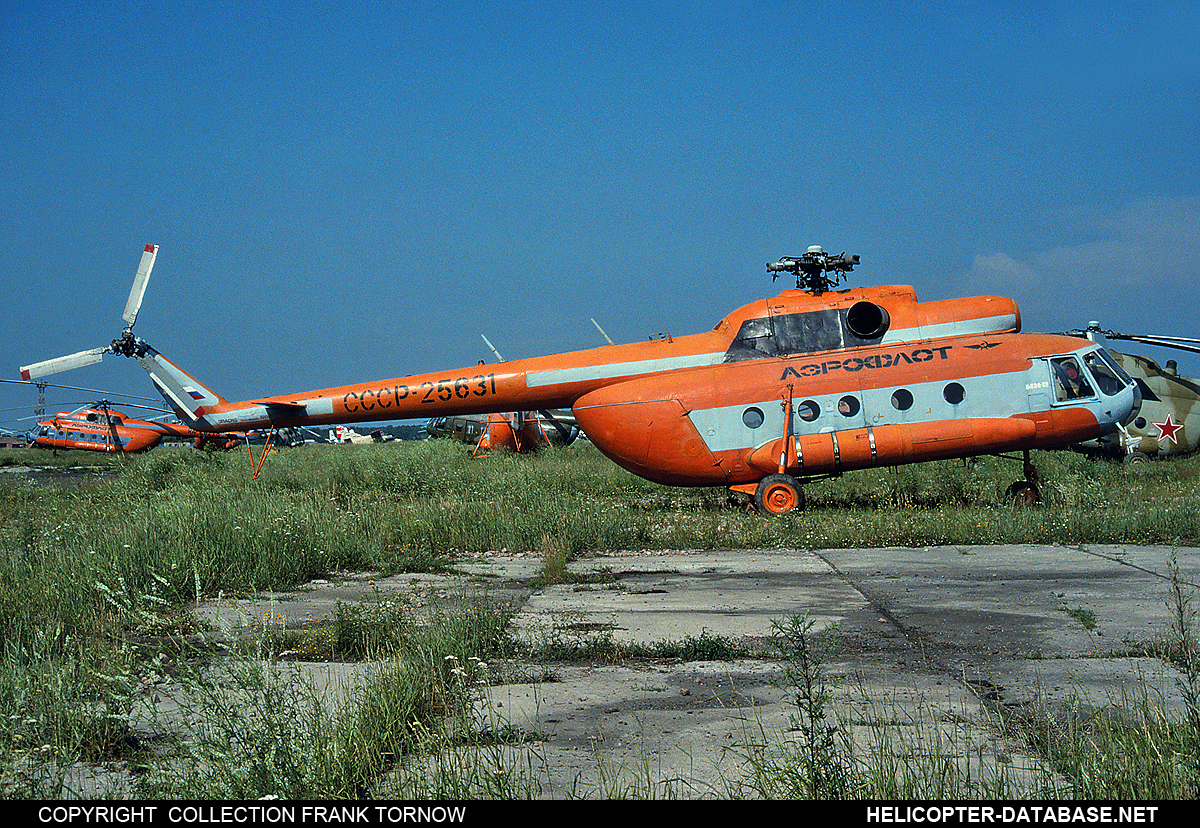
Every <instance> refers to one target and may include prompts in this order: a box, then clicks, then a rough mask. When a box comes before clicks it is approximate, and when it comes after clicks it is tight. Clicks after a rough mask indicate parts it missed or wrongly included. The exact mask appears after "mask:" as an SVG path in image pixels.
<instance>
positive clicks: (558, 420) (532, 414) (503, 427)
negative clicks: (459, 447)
mask: <svg viewBox="0 0 1200 828" xmlns="http://www.w3.org/2000/svg"><path fill="white" fill-rule="evenodd" d="M425 432H426V433H427V434H428V435H429V436H430V437H446V438H450V439H453V440H460V441H462V442H464V443H467V444H468V445H472V446H475V451H474V452H472V455H471V456H472V457H482V456H485V455H487V454H488V453H490V452H491V451H493V450H495V449H505V450H507V451H512V452H516V453H518V454H521V453H525V452H531V451H537V450H538V449H540V448H543V447H545V446H568V445H570V444H571V443H573V442H575V440H576V438H578V437H579V436H580V433H581V432H580V429H579V424H578V423H577V422H575V415H574V414H572V413H571V412H570V411H561V410H560V411H544V412H538V411H520V412H504V413H492V414H464V415H461V416H449V417H435V418H433V419H431V420H429V422H427V423H426V424H425Z"/></svg>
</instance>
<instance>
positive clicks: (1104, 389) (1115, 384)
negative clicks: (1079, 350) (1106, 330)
mask: <svg viewBox="0 0 1200 828" xmlns="http://www.w3.org/2000/svg"><path fill="white" fill-rule="evenodd" d="M1100 353H1101V352H1099V351H1090V352H1088V353H1086V354H1084V355H1083V364H1084V365H1086V366H1087V369H1088V370H1089V371H1091V372H1092V377H1093V378H1094V379H1095V380H1096V385H1098V386H1099V387H1100V392H1101V393H1102V394H1104V396H1106V397H1111V396H1112V395H1113V394H1115V393H1117V392H1118V391H1120V390H1121V389H1122V388H1123V387H1125V383H1123V382H1121V378H1120V377H1119V376H1117V374H1116V372H1114V371H1113V369H1112V368H1111V367H1109V365H1108V363H1107V362H1105V361H1104V360H1103V359H1102V358H1101V356H1100Z"/></svg>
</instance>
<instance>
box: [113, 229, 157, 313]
mask: <svg viewBox="0 0 1200 828" xmlns="http://www.w3.org/2000/svg"><path fill="white" fill-rule="evenodd" d="M157 255H158V245H157V244H148V245H146V249H145V250H144V251H143V252H142V262H141V264H139V265H138V270H137V275H136V276H134V277H133V288H132V289H131V290H130V291H129V301H127V302H126V303H125V314H124V315H123V316H122V317H121V318H122V319H124V320H125V324H126V325H127V326H129V327H130V328H132V327H133V323H134V322H136V321H137V315H138V311H139V310H141V307H142V297H143V296H145V295H146V283H147V282H149V281H150V271H151V270H152V269H153V268H154V257H155V256H157Z"/></svg>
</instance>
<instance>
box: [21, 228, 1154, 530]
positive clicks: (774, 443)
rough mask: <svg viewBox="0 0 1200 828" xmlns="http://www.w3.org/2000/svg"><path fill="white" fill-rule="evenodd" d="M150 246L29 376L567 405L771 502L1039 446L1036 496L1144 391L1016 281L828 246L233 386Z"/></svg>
mask: <svg viewBox="0 0 1200 828" xmlns="http://www.w3.org/2000/svg"><path fill="white" fill-rule="evenodd" d="M152 250H154V251H156V250H157V247H155V246H154V245H147V247H146V251H147V253H149V252H150V251H152ZM145 261H146V259H145V256H143V267H142V268H139V271H138V279H135V282H134V289H133V291H132V292H131V294H130V304H129V305H127V310H126V314H125V320H126V322H127V323H128V325H127V327H126V329H125V331H124V333H123V335H122V337H121V338H120V339H117V340H113V343H112V345H111V346H109V347H108V348H104V349H94V350H93V351H89V352H83V353H82V354H75V355H72V356H71V357H65V358H59V359H55V360H48V361H46V362H41V363H35V364H33V365H30V366H25V367H23V368H22V374H23V376H28V377H32V376H38V375H43V374H45V373H50V372H53V371H55V370H63V369H65V368H69V367H77V365H79V364H86V363H85V362H84V361H83V360H85V359H90V357H89V356H84V354H89V355H91V354H99V355H103V354H104V353H116V354H120V355H122V356H129V357H132V358H134V359H135V360H136V361H137V362H138V364H139V365H141V366H142V368H143V369H144V370H145V371H146V372H147V374H148V375H149V376H150V379H151V381H152V382H153V383H154V385H155V387H156V388H157V389H158V391H159V393H161V394H162V395H163V398H164V399H165V400H166V401H167V403H168V404H169V405H170V407H171V408H172V409H173V410H174V411H175V412H176V414H177V415H178V416H179V417H180V418H181V420H183V421H184V422H186V423H187V424H189V425H191V426H192V427H193V428H196V429H197V430H199V431H206V432H213V433H223V432H229V431H246V430H250V429H258V428H268V427H269V428H271V429H272V430H274V429H275V428H278V427H286V426H297V425H315V424H330V423H347V422H371V421H377V420H380V419H413V418H422V417H431V416H440V415H449V414H469V413H500V412H505V411H530V410H534V411H542V410H551V409H555V408H570V409H572V411H573V412H574V414H575V417H576V420H577V422H578V423H579V425H580V427H581V428H582V429H583V430H584V431H585V432H586V433H587V435H588V437H589V439H590V440H591V442H592V443H593V444H594V445H596V446H597V448H598V449H599V450H600V451H601V452H602V453H604V454H605V455H606V456H607V457H609V458H610V459H611V460H613V461H614V462H615V463H617V464H618V465H620V466H622V467H623V468H625V469H627V470H629V471H631V472H633V473H634V474H637V475H639V476H641V477H644V478H647V479H649V480H652V481H655V482H658V483H664V484H668V485H682V486H717V485H720V486H726V487H728V488H729V489H730V490H731V491H734V492H739V493H742V494H745V495H749V496H750V497H751V498H752V499H753V502H754V504H755V505H756V507H757V508H759V509H760V510H763V511H767V512H770V513H774V514H782V513H784V512H788V511H791V510H793V509H795V508H797V507H799V506H800V505H801V504H802V503H803V494H802V490H801V483H802V481H804V480H812V479H817V478H819V477H822V476H828V475H835V474H840V473H842V472H843V471H849V470H853V469H859V468H866V467H871V466H895V465H903V464H907V463H915V462H922V461H927V460H938V459H945V458H955V457H971V456H977V455H981V454H1003V453H1005V452H1011V451H1023V452H1024V458H1025V464H1024V466H1025V478H1026V479H1025V481H1024V482H1023V483H1021V484H1019V485H1020V486H1021V488H1020V489H1014V491H1015V492H1020V493H1021V494H1022V496H1023V497H1026V498H1029V499H1036V497H1037V488H1036V486H1037V472H1036V469H1034V468H1033V466H1032V465H1031V464H1030V462H1029V452H1030V450H1032V449H1035V448H1064V447H1066V446H1069V445H1071V444H1073V443H1078V442H1082V441H1086V440H1091V439H1095V438H1098V437H1101V436H1103V435H1105V434H1107V433H1110V432H1112V431H1113V430H1115V429H1116V428H1117V426H1118V425H1121V424H1124V423H1125V422H1126V421H1127V420H1128V419H1129V418H1130V417H1131V416H1132V415H1133V412H1134V411H1135V410H1136V407H1137V404H1138V403H1139V401H1140V392H1139V391H1138V389H1137V386H1136V384H1135V383H1134V382H1133V380H1132V379H1130V378H1129V376H1128V375H1126V374H1125V372H1124V370H1123V369H1122V368H1121V367H1120V365H1119V364H1117V363H1116V362H1115V361H1114V360H1113V359H1112V357H1110V356H1109V355H1108V353H1107V351H1105V350H1104V349H1103V348H1102V347H1100V346H1099V345H1097V344H1095V343H1091V342H1088V343H1086V344H1084V345H1082V346H1081V345H1080V343H1079V341H1078V340H1076V339H1072V338H1070V337H1064V336H1060V335H1053V334H1022V333H1019V331H1020V313H1019V311H1018V309H1017V306H1016V303H1014V302H1013V301H1012V300H1011V299H1007V298H1003V297H994V296H993V297H971V298H960V299H950V300H941V301H934V302H918V301H917V297H916V293H915V291H914V290H913V289H912V288H911V287H907V286H890V287H879V288H856V289H846V290H837V291H834V290H833V287H834V286H835V285H836V284H837V283H838V282H840V281H841V279H843V278H844V277H845V275H846V273H847V272H848V271H850V270H852V269H853V268H854V267H855V266H856V265H857V264H858V257H857V256H846V255H844V254H843V255H838V256H828V255H826V254H825V253H824V251H823V250H821V248H819V247H813V248H809V250H808V252H807V253H806V254H805V255H804V256H800V257H786V258H784V259H781V260H779V261H778V262H774V263H771V264H768V266H767V269H768V272H771V273H774V274H775V275H776V276H778V274H780V273H785V272H786V273H791V274H794V275H795V276H796V289H795V290H785V291H784V292H783V293H781V294H779V295H778V296H775V297H773V298H771V299H762V300H758V301H756V302H751V303H750V304H747V305H745V306H743V307H741V308H739V309H737V310H735V311H733V312H732V313H730V314H728V315H727V316H726V317H725V318H724V319H723V320H721V322H719V323H718V324H717V325H716V327H714V328H713V329H712V330H710V331H707V332H705V333H699V334H692V335H689V336H680V337H672V336H670V335H667V336H666V337H665V338H661V339H651V340H650V341H648V342H639V343H630V344H623V345H607V346H604V347H602V348H595V349H590V350H585V351H576V352H571V353H565V354H556V355H551V356H543V357H531V358H527V359H521V360H514V361H511V362H503V363H500V364H498V365H487V366H482V365H476V366H472V367H470V368H463V369H458V370H450V371H444V372H436V373H427V374H420V375H416V376H406V377H399V378H396V379H389V380H382V381H377V382H366V383H353V384H350V385H345V386H339V387H336V388H327V389H321V390H317V391H308V392H303V393H299V394H293V395H281V396H272V397H263V398H259V399H252V400H243V401H240V402H231V401H229V400H226V399H224V398H222V397H220V396H219V395H218V394H217V393H216V392H214V391H213V390H212V389H210V388H208V387H206V386H205V385H204V384H203V383H201V382H200V381H199V380H198V379H196V378H195V377H194V376H192V375H191V374H189V373H187V372H186V371H184V370H182V369H181V368H180V367H179V366H177V365H175V364H174V363H173V362H171V361H170V360H169V359H167V358H166V357H165V356H163V355H162V354H161V353H159V352H158V351H157V350H155V349H154V348H153V347H151V346H150V345H149V343H147V342H146V341H145V340H142V339H140V338H137V337H135V336H133V334H132V331H131V328H132V326H133V321H134V319H135V318H136V307H137V305H138V304H140V297H141V294H142V292H144V290H145V280H144V278H142V273H143V270H145V271H146V272H147V273H148V270H147V269H146V268H145ZM139 280H140V282H139ZM135 296H136V298H137V302H134V298H135ZM130 306H132V307H133V308H134V312H133V314H132V318H131V315H130V313H129V307H130ZM1068 371H1073V372H1074V375H1075V376H1076V377H1077V378H1078V381H1077V382H1075V383H1074V384H1073V385H1071V386H1070V387H1069V388H1068V387H1067V385H1066V384H1065V383H1064V382H1062V381H1061V380H1060V377H1061V376H1063V375H1064V374H1065V373H1066V372H1068Z"/></svg>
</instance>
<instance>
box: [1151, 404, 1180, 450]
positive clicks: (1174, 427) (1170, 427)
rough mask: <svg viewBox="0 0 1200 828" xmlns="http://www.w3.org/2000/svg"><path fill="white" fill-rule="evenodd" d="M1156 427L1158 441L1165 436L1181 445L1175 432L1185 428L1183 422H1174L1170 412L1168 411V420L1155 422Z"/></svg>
mask: <svg viewBox="0 0 1200 828" xmlns="http://www.w3.org/2000/svg"><path fill="white" fill-rule="evenodd" d="M1154 427H1155V428H1157V429H1158V441H1159V442H1160V443H1161V442H1162V440H1163V438H1164V437H1165V438H1167V439H1169V440H1170V441H1171V442H1172V443H1174V444H1175V445H1179V440H1178V439H1176V437H1175V432H1177V431H1179V429H1181V428H1183V424H1182V423H1174V422H1172V421H1171V414H1170V412H1168V413H1167V421H1166V422H1165V423H1154Z"/></svg>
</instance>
